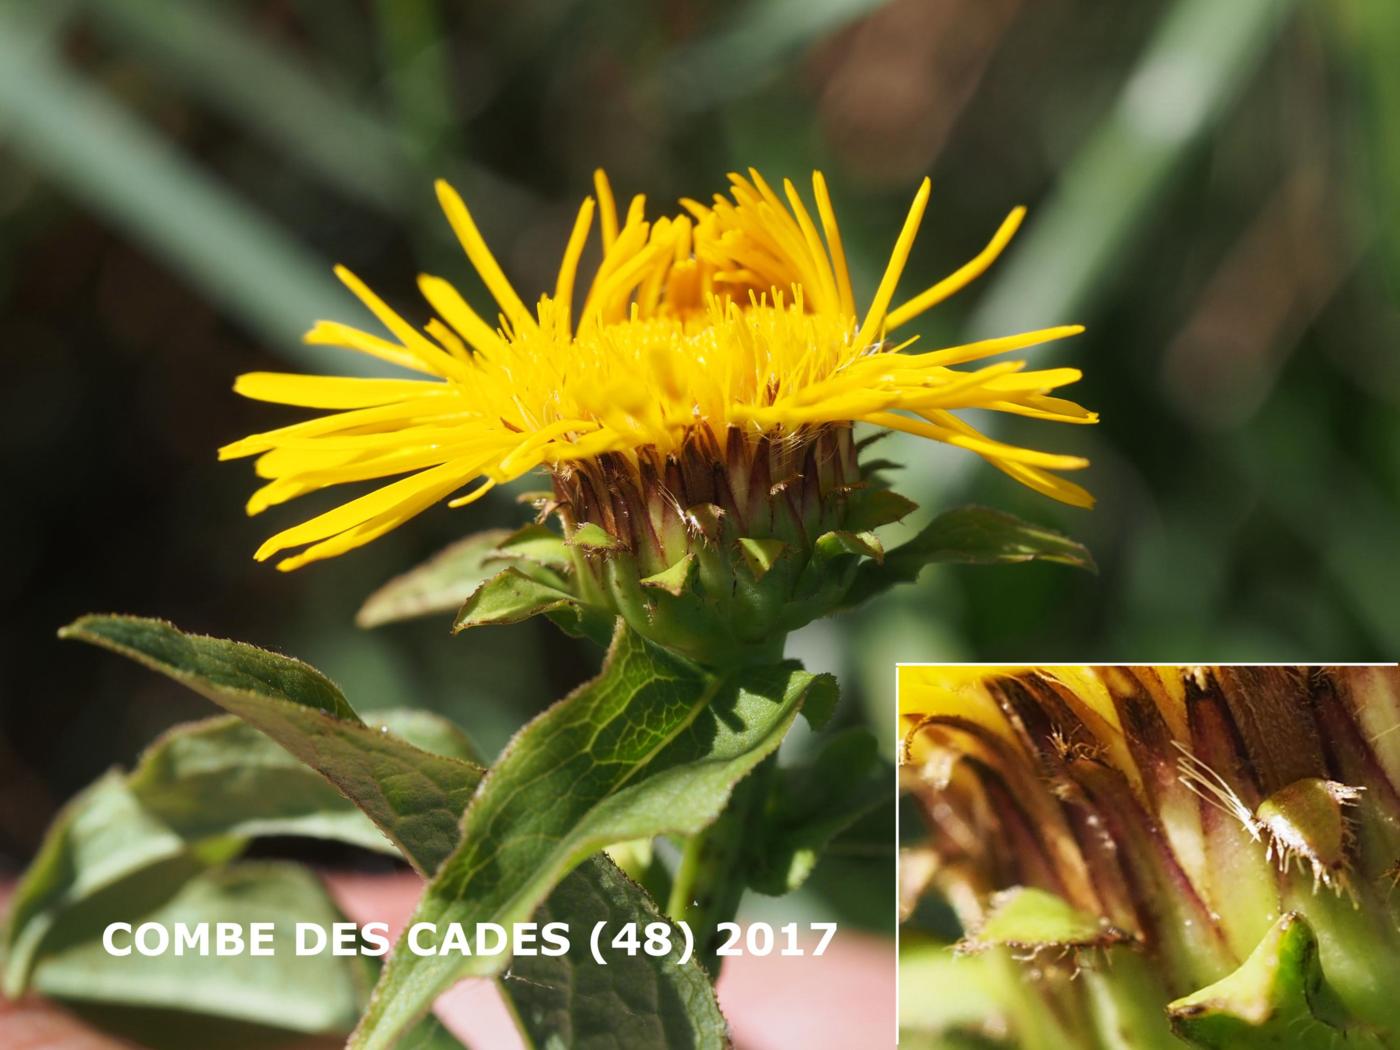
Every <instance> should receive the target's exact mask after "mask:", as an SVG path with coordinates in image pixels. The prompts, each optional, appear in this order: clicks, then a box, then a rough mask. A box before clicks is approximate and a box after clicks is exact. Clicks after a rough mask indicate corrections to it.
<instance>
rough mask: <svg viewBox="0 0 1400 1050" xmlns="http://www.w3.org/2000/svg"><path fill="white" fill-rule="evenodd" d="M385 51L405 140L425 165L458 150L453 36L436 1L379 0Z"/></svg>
mask: <svg viewBox="0 0 1400 1050" xmlns="http://www.w3.org/2000/svg"><path fill="white" fill-rule="evenodd" d="M375 9H376V14H377V18H376V21H377V23H378V27H379V40H380V48H381V50H382V51H383V63H384V69H385V72H386V74H387V79H388V86H389V91H390V93H391V94H392V95H393V98H394V107H395V109H396V110H397V113H398V124H399V127H398V132H399V141H400V142H401V143H402V145H403V148H404V149H405V151H406V152H408V153H409V154H411V155H412V156H413V157H414V158H415V159H416V160H418V161H419V162H420V163H422V164H424V165H425V166H430V167H438V166H440V165H441V163H442V161H443V159H444V158H446V157H448V156H449V155H451V154H452V153H453V152H454V151H453V148H452V147H453V146H454V145H455V143H454V142H453V131H454V129H455V128H456V120H455V117H454V114H453V107H452V90H451V84H452V79H451V76H450V73H449V65H448V61H449V49H448V43H447V41H448V39H449V38H448V35H447V34H446V33H444V32H443V26H442V17H441V12H440V11H439V9H438V4H437V2H436V0H378V2H377V3H376V4H375Z"/></svg>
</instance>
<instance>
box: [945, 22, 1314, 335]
mask: <svg viewBox="0 0 1400 1050" xmlns="http://www.w3.org/2000/svg"><path fill="white" fill-rule="evenodd" d="M1294 5H1295V0H1229V2H1228V3H1222V2H1221V0H1177V3H1176V4H1175V5H1174V6H1173V7H1172V9H1171V10H1170V11H1169V12H1168V13H1167V15H1166V16H1165V18H1164V19H1163V20H1162V23H1161V25H1160V26H1159V28H1158V29H1157V30H1156V32H1155V33H1154V34H1153V37H1152V40H1151V41H1150V43H1149V44H1148V47H1147V51H1146V53H1145V54H1144V55H1143V57H1142V59H1141V61H1140V62H1139V63H1138V64H1137V67H1136V69H1134V71H1133V73H1132V74H1131V76H1129V78H1128V80H1127V83H1125V84H1124V85H1123V88H1122V90H1121V92H1120V93H1119V95H1118V99H1117V101H1116V102H1115V104H1114V106H1113V108H1112V110H1111V111H1110V112H1109V114H1108V115H1107V117H1106V118H1105V119H1104V120H1103V122H1102V123H1101V124H1100V125H1099V127H1098V128H1097V129H1096V130H1095V131H1094V132H1093V134H1092V135H1091V136H1090V138H1089V141H1088V142H1087V143H1086V144H1085V145H1084V146H1083V147H1082V148H1081V149H1080V151H1079V153H1078V155H1077V156H1076V157H1075V158H1074V160H1073V161H1072V162H1071V163H1070V165H1069V166H1068V167H1067V168H1066V169H1065V171H1064V173H1063V175H1062V176H1061V178H1060V181H1059V185H1058V187H1057V188H1056V190H1055V192H1054V193H1053V194H1052V196H1051V197H1050V199H1049V200H1048V201H1047V202H1046V203H1045V204H1043V205H1041V207H1040V208H1039V209H1038V215H1036V216H1035V218H1034V219H1033V221H1032V225H1031V227H1030V229H1029V230H1028V231H1027V233H1026V234H1025V236H1024V239H1023V240H1022V241H1021V243H1020V245H1019V246H1018V247H1017V248H1016V249H1015V250H1014V251H1013V252H1012V253H1011V255H1010V256H1009V257H1008V259H1007V260H1006V262H1005V263H1004V264H1003V268H1002V270H1001V271H1000V274H999V276H998V278H997V280H996V282H995V284H993V286H992V288H991V290H990V291H989V292H988V294H987V296H986V298H984V299H983V300H982V302H981V305H980V307H979V309H978V310H977V312H976V313H975V314H974V316H973V318H972V322H971V324H970V334H971V337H972V338H979V337H981V336H982V335H985V334H986V333H988V332H992V331H996V332H1002V331H1014V330H1017V329H1019V328H1026V327H1034V326H1035V325H1042V324H1050V323H1053V322H1056V321H1058V320H1063V319H1066V318H1070V317H1073V318H1074V319H1076V320H1079V321H1086V320H1088V316H1087V315H1088V314H1089V313H1090V312H1091V311H1092V309H1093V307H1094V304H1095V294H1096V292H1097V291H1098V290H1100V289H1101V288H1102V287H1103V286H1104V283H1105V280H1104V279H1105V276H1106V275H1107V274H1108V272H1109V268H1110V267H1111V266H1113V265H1114V264H1115V263H1117V262H1118V261H1119V259H1120V257H1121V256H1122V255H1123V253H1124V252H1125V251H1126V249H1127V248H1128V247H1129V246H1130V245H1131V244H1132V242H1133V238H1134V236H1135V235H1136V234H1138V233H1140V232H1141V230H1142V226H1143V221H1144V220H1145V219H1146V218H1147V217H1148V215H1149V214H1150V212H1151V209H1152V205H1153V204H1154V203H1155V202H1156V201H1157V199H1158V198H1159V197H1160V196H1161V194H1162V191H1163V190H1164V189H1165V188H1166V186H1167V185H1168V184H1169V181H1170V178H1171V176H1172V174H1173V173H1174V172H1175V171H1176V169H1177V167H1178V166H1179V165H1180V163H1181V162H1182V161H1183V160H1184V159H1185V157H1186V156H1187V155H1188V153H1189V151H1190V150H1191V148H1192V147H1193V146H1194V145H1195V144H1196V143H1197V142H1198V141H1199V140H1200V139H1201V138H1202V137H1203V136H1204V134H1205V133H1206V132H1208V131H1209V130H1210V129H1211V128H1212V127H1213V126H1214V125H1215V123H1216V121H1217V120H1219V118H1220V117H1221V116H1222V115H1223V114H1224V113H1225V111H1226V110H1227V109H1228V108H1229V107H1230V105H1231V103H1233V102H1234V100H1235V98H1236V97H1237V96H1238V95H1239V93H1240V91H1241V90H1242V89H1243V87H1244V86H1245V85H1246V84H1248V83H1249V80H1250V78H1251V77H1252V76H1253V75H1254V73H1255V71H1256V69H1257V68H1258V66H1259V63H1260V60H1261V59H1262V58H1263V56H1264V55H1265V53H1266V52H1267V51H1268V48H1269V45H1270V44H1271V43H1272V42H1273V40H1274V38H1275V35H1276V34H1277V32H1278V30H1279V28H1280V26H1281V25H1282V24H1283V22H1284V19H1285V17H1286V16H1287V15H1288V14H1289V12H1290V11H1292V10H1293V8H1294ZM1047 274H1053V275H1054V277H1053V279H1047V276H1046V275H1047Z"/></svg>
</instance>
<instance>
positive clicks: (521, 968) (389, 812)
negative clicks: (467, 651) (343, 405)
mask: <svg viewBox="0 0 1400 1050" xmlns="http://www.w3.org/2000/svg"><path fill="white" fill-rule="evenodd" d="M62 633H63V634H64V636H65V637H71V638H79V639H81V640H84V641H88V642H91V643H93V644H96V645H100V646H102V647H104V648H107V649H111V650H113V651H114V652H118V653H122V654H123V655H126V656H129V657H131V658H133V659H135V660H137V661H138V662H141V663H143V664H145V665H146V666H148V667H151V668H153V669H154V670H157V671H160V672H161V673H163V674H167V675H169V676H170V677H172V678H174V679H176V680H177V681H180V682H183V683H184V684H186V685H189V686H190V687H191V688H193V689H194V690H195V691H196V692H199V693H201V694H202V695H204V696H206V697H208V698H209V699H211V700H213V701H214V702H215V703H217V704H219V705H220V706H222V707H225V708H226V709H228V710H230V711H234V712H235V713H237V714H239V715H240V716H242V717H243V718H245V719H246V720H247V721H248V722H249V723H250V724H251V725H255V726H257V727H258V728H259V729H261V730H262V731H263V732H265V733H267V734H268V736H269V737H271V738H272V739H273V740H275V741H276V742H277V743H278V744H279V745H280V746H281V747H283V748H285V749H286V750H287V751H288V752H290V753H291V754H292V755H294V756H296V757H297V758H298V759H300V760H301V761H302V762H304V763H305V764H306V765H307V766H309V767H310V768H311V769H312V770H315V771H316V772H317V773H319V774H321V775H322V776H324V777H325V778H326V779H327V780H329V781H331V782H332V783H333V784H334V785H335V786H336V787H337V788H338V789H339V790H340V791H341V792H342V793H344V794H345V796H346V797H347V798H348V799H349V800H350V802H353V803H354V805H356V806H358V807H359V808H360V809H361V810H363V811H364V813H365V814H366V815H367V816H368V817H369V818H370V819H372V820H373V821H374V823H375V824H376V825H377V826H378V827H379V828H380V829H381V830H382V831H383V832H384V834H385V835H387V836H388V837H389V838H390V839H392V840H393V841H394V842H395V843H396V844H397V845H398V847H399V849H400V850H401V851H402V852H403V854H404V856H406V857H407V858H408V860H409V862H410V863H411V864H413V865H414V866H415V867H416V868H417V869H418V870H419V871H422V872H430V871H433V870H434V869H436V868H437V866H438V864H439V863H440V862H441V860H442V858H443V857H444V856H446V855H447V853H448V852H449V851H450V849H451V848H452V846H453V845H455V844H456V842H457V839H458V835H459V830H458V827H457V822H458V817H459V815H460V814H461V812H462V811H463V810H464V809H465V808H466V804H467V800H468V799H469V798H470V797H471V795H472V793H473V792H474V791H475V790H476V787H477V784H478V783H479V782H480V779H481V775H482V771H481V770H480V769H479V768H478V767H477V766H475V765H473V764H471V763H470V762H469V761H463V760H462V759H463V758H465V757H466V756H468V755H469V754H470V753H471V748H470V744H469V743H468V742H467V741H466V740H465V738H464V737H462V736H461V734H460V733H456V732H454V731H452V730H451V729H450V728H447V727H446V726H444V725H443V724H442V723H441V721H440V720H436V719H433V718H432V716H429V715H426V714H424V713H422V712H412V713H408V714H389V715H381V716H380V717H381V718H382V719H383V720H384V722H386V723H389V725H381V727H380V729H379V730H375V729H372V728H371V727H368V726H365V725H364V724H363V723H362V722H360V720H359V718H358V716H356V715H355V714H354V712H353V710H351V709H350V706H349V704H348V702H346V701H345V700H344V698H343V697H340V704H339V705H333V706H338V707H342V708H343V710H344V711H346V712H349V719H351V720H349V721H342V720H337V719H334V718H331V717H330V716H328V715H326V714H325V713H324V712H323V710H322V708H321V707H320V706H318V705H319V704H322V703H325V702H326V697H325V695H324V692H323V689H322V688H321V685H322V683H324V684H325V685H328V684H329V683H326V682H325V679H324V678H322V677H321V676H319V674H317V673H315V672H312V671H311V669H310V668H308V667H306V665H304V664H301V663H299V662H298V661H295V660H290V659H288V658H286V657H280V656H276V655H275V654H272V653H267V652H264V651H263V650H260V649H256V648H254V647H252V646H248V645H242V644H240V643H237V642H228V641H219V640H216V639H209V638H192V639H189V641H190V642H191V644H190V645H188V646H181V645H178V644H176V643H175V642H174V641H173V640H172V638H171V636H172V635H174V636H176V637H180V638H184V637H185V636H183V635H181V634H180V632H179V631H177V630H176V629H175V628H174V627H172V626H170V625H169V624H166V623H162V622H160V621H156V620H144V619H138V618H134V617H84V618H83V619H81V620H79V621H77V622H76V623H75V624H73V625H72V626H71V627H69V628H67V629H65V631H64V632H62ZM172 653H177V654H180V655H181V656H183V657H188V658H190V663H188V664H185V665H181V664H174V663H169V662H167V660H168V658H169V657H170V654H172ZM245 660H246V661H248V662H249V663H250V664H251V665H252V666H254V667H257V668H260V669H261V671H260V674H261V677H262V678H263V679H265V680H275V681H277V682H279V683H280V684H282V685H283V686H285V687H286V688H284V689H282V690H281V691H275V690H268V691H266V692H264V693H256V692H240V691H230V690H227V689H226V688H225V687H221V686H219V685H218V684H217V683H216V682H215V681H214V680H213V679H210V678H208V677H206V669H207V668H209V667H212V668H214V669H215V670H218V671H219V672H220V673H221V674H222V675H223V676H225V677H228V676H229V669H230V668H231V667H234V666H236V665H237V664H238V663H239V662H240V661H245ZM274 672H275V673H274ZM308 672H310V673H311V674H312V675H315V677H314V678H311V679H310V680H309V681H310V683H311V685H314V686H316V688H311V687H310V686H308V685H307V683H305V682H303V678H304V676H306V675H307V673H308ZM330 688H331V689H334V686H330ZM303 695H305V696H306V697H307V698H308V699H309V700H311V701H314V702H313V703H311V704H310V705H309V706H305V707H303V706H301V705H300V702H299V700H298V697H301V696H303ZM336 696H339V693H338V692H337V693H336ZM207 724H215V723H207ZM391 726H392V727H393V728H399V729H402V731H403V732H404V734H405V736H410V737H412V739H414V740H416V741H418V742H420V743H423V744H425V745H427V746H429V747H432V748H433V749H434V750H442V751H444V752H446V754H445V755H438V754H431V753H429V752H428V751H424V750H420V749H419V748H417V747H414V746H413V745H412V744H410V743H407V742H406V741H404V740H402V739H399V738H398V737H397V736H395V735H393V734H392V733H389V732H385V731H384V730H385V729H387V728H390V727H391ZM452 756H457V757H452ZM267 761H270V757H269V756H264V757H263V759H262V763H263V764H265V763H266V762H267ZM143 768H144V763H143ZM148 775H151V774H148ZM113 779H114V781H115V785H116V787H115V788H112V787H111V786H109V787H108V788H106V789H105V790H109V791H113V792H114V794H116V796H117V797H116V798H114V799H113V800H112V802H111V804H110V805H108V806H107V808H106V809H105V810H103V811H101V812H97V813H94V814H92V816H91V817H90V818H88V820H87V823H88V825H89V826H91V828H92V829H93V830H94V831H96V832H99V833H102V834H103V835H104V837H103V838H101V839H99V840H98V841H97V842H95V843H93V844H92V845H91V846H90V848H89V849H88V850H87V854H88V855H90V856H91V857H93V858H94V859H95V860H96V861H97V862H99V863H110V861H111V859H112V858H113V857H114V856H116V855H119V854H120V851H121V850H122V849H133V848H135V847H137V846H140V844H141V842H142V840H143V837H144V836H147V835H149V836H150V837H151V838H152V839H153V840H154V842H155V843H156V845H157V846H158V847H159V849H157V850H154V851H153V850H152V849H151V848H150V847H149V846H141V848H139V849H136V850H135V852H136V853H137V854H138V857H140V858H146V857H148V856H149V855H151V854H152V853H154V854H155V855H156V856H157V857H158V858H167V857H172V856H178V855H179V854H180V849H181V847H182V845H183V844H182V843H181V842H179V841H167V840H166V839H164V838H162V834H161V833H162V831H164V830H165V829H164V826H163V825H160V824H159V823H158V822H157V823H155V824H154V825H152V826H149V827H148V826H147V823H146V822H149V821H150V820H151V818H150V816H149V814H146V813H145V812H144V811H143V810H141V808H140V806H139V804H134V803H133V800H132V797H131V793H130V791H129V790H128V789H127V788H126V786H125V784H124V783H123V782H122V781H121V778H119V777H117V778H113ZM104 783H105V782H104ZM118 789H119V790H118ZM249 790H250V793H255V790H254V788H253V787H250V789H249ZM123 807H126V808H125V809H123ZM75 808H78V811H79V812H81V808H79V807H76V804H74V806H70V807H69V809H70V811H72V810H74V809H75ZM132 808H134V810H135V813H134V814H128V824H126V825H123V824H122V823H121V822H120V821H116V820H114V819H113V815H114V814H117V813H123V812H127V811H128V810H130V809H132ZM304 826H305V825H303V827H304ZM327 828H341V829H342V830H343V825H339V824H324V825H322V826H321V830H322V831H325V830H326V829H327ZM59 830H60V827H59V826H56V828H55V831H54V832H53V833H51V838H52V837H54V836H55V835H56V834H58V832H59ZM356 837H358V838H359V839H361V840H363V839H364V836H363V835H358V836H356ZM349 840H350V841H354V840H355V837H352V838H350V839H349ZM219 841H220V842H222V841H224V840H219ZM366 844H367V843H366ZM48 848H49V847H47V846H46V850H47V849H48ZM217 859H222V857H220V858H217ZM44 860H45V853H44V852H43V851H41V854H40V860H38V861H36V862H35V865H34V869H36V870H37V869H39V868H41V866H42V867H47V868H50V869H52V868H59V869H61V870H64V871H67V870H70V869H71V868H73V867H77V868H78V870H86V868H87V867H88V865H86V864H78V865H74V864H73V862H72V860H71V859H70V858H61V857H57V856H53V857H50V858H49V859H48V861H47V863H46V864H41V862H43V861H44ZM141 863H150V861H148V860H140V861H139V862H137V861H135V860H134V861H133V863H131V864H129V865H127V866H126V867H125V868H124V869H123V870H124V871H129V870H134V869H135V868H137V867H139V866H140V864H141ZM32 876H33V871H31V874H30V875H27V876H26V883H27V882H28V881H29V879H30V878H31V877H32ZM618 878H619V877H618V876H616V873H615V871H614V870H613V866H612V865H611V863H610V862H609V861H607V860H606V859H605V858H603V857H595V858H593V859H591V860H589V861H588V862H587V863H585V864H584V865H583V866H582V867H581V868H580V869H579V870H578V872H577V873H576V875H575V877H574V882H575V892H576V893H582V892H583V891H582V888H581V885H582V884H584V883H587V884H593V885H596V886H597V887H598V888H597V889H596V890H595V891H594V892H595V896H598V897H599V898H600V899H606V900H610V901H612V902H613V907H614V908H617V909H621V908H623V907H624V904H625V903H626V899H627V897H628V896H629V895H630V897H631V902H630V907H631V908H632V910H633V911H634V912H635V913H636V914H637V915H638V916H639V917H646V916H649V915H650V914H652V912H653V911H654V908H653V907H652V905H651V904H650V903H649V902H648V901H647V899H646V897H645V895H644V894H643V893H642V892H641V891H640V890H639V889H637V888H636V887H635V886H633V885H632V884H631V883H630V882H628V881H627V880H625V879H622V880H621V882H619V881H618ZM89 881H91V880H89ZM22 899H23V884H22V885H21V889H20V891H18V892H17V893H16V897H15V902H16V907H18V906H19V904H20V902H21V900H22ZM569 907H570V905H569V903H568V901H567V900H566V901H564V902H563V903H560V902H556V901H555V900H554V899H553V898H552V897H551V898H550V899H549V900H548V901H546V902H545V905H544V910H542V912H541V915H542V916H543V915H546V914H547V915H552V916H553V917H554V918H556V919H560V920H562V921H569V922H571V923H572V922H573V921H574V920H572V919H570V918H569V911H568V909H569ZM541 921H548V920H546V919H543V918H542V919H541ZM648 960H649V962H650V963H651V965H652V967H653V971H652V972H653V974H654V976H653V978H652V980H653V981H654V982H655V983H656V985H657V987H658V991H657V996H658V1000H659V1001H664V1002H667V1003H669V1002H671V1001H673V1000H675V999H677V998H679V999H680V1000H682V1001H684V1002H686V1003H687V1004H688V1008H689V1009H690V1011H691V1017H692V1018H693V1022H694V1024H695V1025H696V1028H697V1032H699V1031H702V1030H703V1029H704V1028H705V1027H706V1026H708V1025H709V1020H708V1018H710V1016H711V1015H712V1014H717V1012H718V1007H717V1006H716V1005H715V1003H714V999H713V992H712V991H708V989H709V982H708V980H707V979H706V978H705V977H704V973H703V971H702V970H700V968H699V967H698V966H697V965H696V964H695V963H694V962H693V961H692V962H691V963H689V964H687V966H686V967H676V966H674V965H672V964H671V962H669V961H668V960H667V959H660V960H651V959H650V957H648ZM545 961H546V960H543V959H542V958H538V959H530V958H527V957H522V958H521V959H518V960H517V961H516V962H515V964H514V966H513V972H514V973H515V974H516V975H518V976H519V977H520V979H521V980H520V981H517V982H512V983H511V984H510V985H508V986H507V987H506V992H507V993H508V994H510V995H511V996H512V998H514V997H515V996H516V995H517V994H519V991H520V990H521V989H523V988H524V987H525V985H524V982H525V981H528V980H533V979H534V978H533V976H532V975H533V974H534V968H535V967H536V966H537V965H543V963H544V962H545ZM612 972H613V970H612V967H609V968H608V973H612ZM624 972H627V971H626V968H622V969H619V970H618V971H617V973H618V977H617V979H618V980H619V981H621V980H622V977H621V975H622V973H624ZM605 976H606V975H604V974H595V975H594V977H593V984H594V985H595V986H597V987H599V988H601V987H602V984H603V981H604V979H605ZM637 979H638V978H637V976H636V975H635V974H632V975H631V976H629V977H628V978H627V980H632V981H635V980H637ZM697 981H698V982H699V985H703V986H704V988H705V989H707V991H706V995H705V996H703V997H701V998H699V999H697V998H696V992H695V989H696V988H697V987H698V985H697ZM612 994H613V998H614V999H616V998H618V997H619V996H625V995H626V994H627V985H626V984H625V983H619V984H618V985H617V986H616V989H615V990H614V992H613V993H612ZM575 1006H576V1007H577V1008H579V1009H584V1008H585V1006H586V1004H582V1003H578V1002H576V1003H575ZM520 1012H521V1014H522V1017H523V1018H526V1023H527V1025H528V1024H529V1021H528V1016H527V1014H526V1012H525V1011H523V1010H521V1011H520ZM639 1023H640V1022H639ZM668 1023H670V1024H675V1023H677V1022H676V1021H675V1020H674V1019H673V1020H672V1021H671V1022H668ZM531 1035H532V1037H533V1038H534V1039H535V1040H536V1043H537V1044H538V1045H543V1044H544V1043H545V1041H546V1039H547V1038H548V1037H549V1036H550V1033H548V1032H545V1031H536V1030H532V1031H531ZM695 1045H697V1046H704V1045H710V1044H708V1043H706V1042H704V1040H702V1039H700V1038H699V1037H698V1036H697V1039H696V1041H695Z"/></svg>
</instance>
